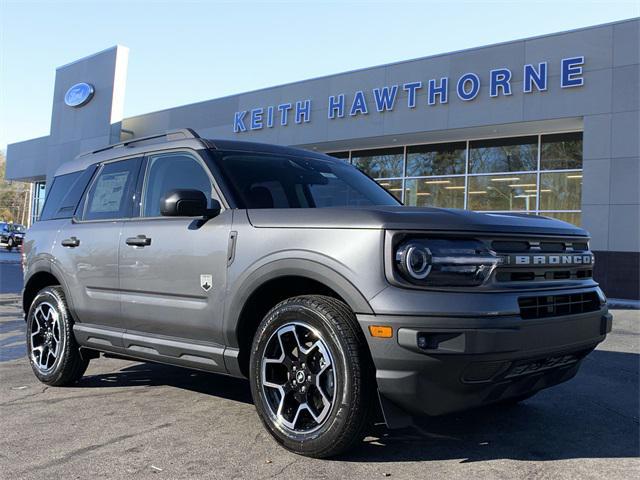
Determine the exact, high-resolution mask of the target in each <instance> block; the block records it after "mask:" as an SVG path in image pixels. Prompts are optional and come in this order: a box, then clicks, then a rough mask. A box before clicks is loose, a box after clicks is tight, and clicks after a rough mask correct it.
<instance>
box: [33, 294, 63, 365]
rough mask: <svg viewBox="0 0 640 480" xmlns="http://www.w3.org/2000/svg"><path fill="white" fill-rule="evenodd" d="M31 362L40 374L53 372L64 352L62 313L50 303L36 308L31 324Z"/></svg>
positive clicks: (43, 303)
mask: <svg viewBox="0 0 640 480" xmlns="http://www.w3.org/2000/svg"><path fill="white" fill-rule="evenodd" d="M29 333H30V335H31V360H32V362H33V364H34V365H35V366H36V368H37V369H38V371H40V373H43V374H46V373H49V372H50V371H51V370H53V367H54V365H55V363H56V360H57V359H58V357H59V356H60V353H61V351H62V341H61V335H60V313H59V312H58V310H57V309H56V308H55V307H54V306H53V305H51V304H50V303H48V302H42V303H41V304H39V305H38V306H37V307H36V310H35V312H34V314H33V321H32V322H31V331H30V332H29Z"/></svg>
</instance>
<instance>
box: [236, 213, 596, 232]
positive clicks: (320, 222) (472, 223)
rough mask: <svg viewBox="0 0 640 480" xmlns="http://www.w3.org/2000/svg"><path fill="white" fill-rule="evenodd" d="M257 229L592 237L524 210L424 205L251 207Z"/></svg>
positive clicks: (249, 214) (569, 225) (568, 224)
mask: <svg viewBox="0 0 640 480" xmlns="http://www.w3.org/2000/svg"><path fill="white" fill-rule="evenodd" d="M247 215H248V217H249V221H250V222H251V224H252V225H253V226H254V227H256V228H350V229H388V230H427V231H431V230H442V231H464V232H486V233H514V234H522V233H525V234H535V235H571V236H588V233H587V232H586V231H585V230H583V229H581V228H578V227H576V226H574V225H572V224H570V223H566V222H562V221H560V220H555V219H552V218H548V217H541V216H538V215H527V214H521V213H478V212H472V211H469V210H457V209H448V208H422V207H403V206H389V207H386V206H385V207H363V208H270V209H250V210H247Z"/></svg>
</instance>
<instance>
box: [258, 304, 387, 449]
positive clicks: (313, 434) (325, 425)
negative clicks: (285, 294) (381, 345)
mask: <svg viewBox="0 0 640 480" xmlns="http://www.w3.org/2000/svg"><path fill="white" fill-rule="evenodd" d="M296 339H297V340H298V345H302V347H301V348H299V349H298V350H297V357H296V355H295V349H294V348H290V347H292V346H294V345H295V344H296V343H295V342H296ZM283 347H284V350H286V351H287V352H286V353H285V352H284V350H283ZM302 372H304V374H302ZM305 376H306V377H307V378H306V379H303V378H304V377H305ZM250 381H251V394H252V396H253V400H254V403H255V406H256V410H257V412H258V416H259V417H260V419H261V420H262V422H263V424H264V426H265V427H266V429H267V430H268V431H269V433H270V434H271V435H272V436H273V437H274V438H275V440H276V441H277V442H278V443H280V444H281V445H282V446H283V447H285V448H286V449H288V450H290V451H292V452H294V453H297V454H300V455H305V456H308V457H315V458H326V457H332V456H335V455H338V454H340V453H342V452H345V451H346V450H348V449H350V448H351V447H353V446H354V445H355V444H356V442H359V441H361V440H362V438H363V437H364V433H365V429H366V428H367V427H368V426H369V424H370V419H371V418H372V414H373V413H374V412H375V408H376V397H375V392H376V390H375V376H374V373H373V365H372V362H371V360H370V356H369V353H368V349H367V345H366V340H365V338H364V335H363V334H362V331H361V330H360V327H359V325H358V323H357V320H356V318H355V315H354V314H353V312H352V311H351V310H350V309H349V307H348V306H347V305H345V304H344V303H343V302H341V301H339V300H336V299H334V298H331V297H324V296H316V295H309V296H300V297H293V298H289V299H287V300H284V301H283V302H281V303H279V304H278V305H276V306H275V307H274V308H273V309H272V310H271V311H270V312H269V313H267V315H266V316H265V318H264V319H263V320H262V322H261V323H260V326H259V327H258V330H257V332H256V335H255V337H254V340H253V346H252V348H251V359H250ZM283 393H284V395H283ZM283 398H284V401H283V400H282V399H283ZM305 405H307V407H305Z"/></svg>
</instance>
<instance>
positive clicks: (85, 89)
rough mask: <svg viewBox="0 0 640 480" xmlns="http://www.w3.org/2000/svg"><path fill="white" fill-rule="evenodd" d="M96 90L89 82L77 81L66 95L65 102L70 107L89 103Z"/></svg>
mask: <svg viewBox="0 0 640 480" xmlns="http://www.w3.org/2000/svg"><path fill="white" fill-rule="evenodd" d="M94 93H95V90H94V89H93V85H91V84H89V83H84V82H83V83H76V84H75V85H73V86H72V87H71V88H69V90H67V93H65V95H64V103H65V104H66V105H68V106H70V107H81V106H83V105H86V104H87V103H89V101H90V100H91V99H92V98H93V94H94Z"/></svg>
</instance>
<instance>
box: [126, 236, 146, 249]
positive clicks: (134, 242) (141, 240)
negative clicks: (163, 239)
mask: <svg viewBox="0 0 640 480" xmlns="http://www.w3.org/2000/svg"><path fill="white" fill-rule="evenodd" d="M125 243H126V244H127V245H131V246H132V247H146V246H147V245H151V239H150V238H149V237H146V236H145V235H138V236H137V237H129V238H127V239H126V240H125Z"/></svg>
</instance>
